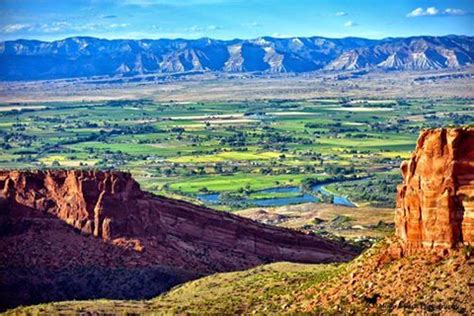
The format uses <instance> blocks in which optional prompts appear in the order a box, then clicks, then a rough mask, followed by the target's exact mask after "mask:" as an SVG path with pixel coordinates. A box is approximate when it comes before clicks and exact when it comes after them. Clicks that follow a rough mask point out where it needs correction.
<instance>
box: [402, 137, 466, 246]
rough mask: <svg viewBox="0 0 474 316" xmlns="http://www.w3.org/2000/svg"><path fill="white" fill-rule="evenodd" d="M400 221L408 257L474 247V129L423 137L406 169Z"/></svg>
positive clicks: (407, 162) (403, 170) (405, 166)
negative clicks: (414, 253) (415, 253)
mask: <svg viewBox="0 0 474 316" xmlns="http://www.w3.org/2000/svg"><path fill="white" fill-rule="evenodd" d="M401 171H402V176H403V184H401V185H399V186H398V196H397V211H396V216H395V223H396V231H397V235H398V236H399V237H400V239H401V240H402V244H403V251H404V253H406V254H410V253H413V252H416V251H418V250H420V249H430V250H434V251H441V252H443V251H446V250H449V249H452V248H454V247H456V246H459V245H462V244H465V245H473V244H474V128H442V129H431V130H425V131H423V132H422V133H421V134H420V137H419V139H418V142H417V145H416V149H415V151H414V152H413V154H412V157H411V159H410V160H409V161H405V162H403V163H402V165H401Z"/></svg>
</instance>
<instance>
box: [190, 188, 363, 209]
mask: <svg viewBox="0 0 474 316" xmlns="http://www.w3.org/2000/svg"><path fill="white" fill-rule="evenodd" d="M333 183H337V182H331V183H324V184H317V185H314V186H312V187H311V191H312V192H313V193H321V194H323V195H333V196H334V200H333V203H334V204H336V205H343V206H347V207H356V205H355V204H354V203H352V202H351V201H350V200H349V199H348V198H347V197H345V196H341V195H337V194H332V193H331V192H329V191H328V190H326V188H325V187H324V185H327V184H333ZM258 192H259V193H295V194H298V195H297V196H291V197H275V198H268V199H245V200H242V202H249V203H251V204H254V205H256V206H267V207H271V206H284V205H290V204H301V203H308V202H319V199H318V198H316V197H315V196H313V195H312V194H310V193H304V194H303V193H302V192H301V189H300V187H298V186H290V187H279V188H270V189H265V190H260V191H258ZM197 197H198V199H200V200H201V201H203V202H205V203H208V204H219V203H220V194H219V193H210V194H199V195H197Z"/></svg>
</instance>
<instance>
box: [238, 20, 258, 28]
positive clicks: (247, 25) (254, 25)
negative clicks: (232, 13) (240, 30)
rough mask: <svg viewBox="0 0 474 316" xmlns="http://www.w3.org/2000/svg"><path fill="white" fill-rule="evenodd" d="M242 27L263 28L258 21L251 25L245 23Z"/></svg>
mask: <svg viewBox="0 0 474 316" xmlns="http://www.w3.org/2000/svg"><path fill="white" fill-rule="evenodd" d="M242 26H246V27H262V26H263V24H261V23H259V22H256V21H253V22H250V23H243V24H242Z"/></svg>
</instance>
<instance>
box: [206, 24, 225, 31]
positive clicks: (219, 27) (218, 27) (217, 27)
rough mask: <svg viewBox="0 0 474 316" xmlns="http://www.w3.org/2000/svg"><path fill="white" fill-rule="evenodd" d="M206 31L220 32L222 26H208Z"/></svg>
mask: <svg viewBox="0 0 474 316" xmlns="http://www.w3.org/2000/svg"><path fill="white" fill-rule="evenodd" d="M207 30H208V31H217V30H222V26H219V25H209V26H208V27H207Z"/></svg>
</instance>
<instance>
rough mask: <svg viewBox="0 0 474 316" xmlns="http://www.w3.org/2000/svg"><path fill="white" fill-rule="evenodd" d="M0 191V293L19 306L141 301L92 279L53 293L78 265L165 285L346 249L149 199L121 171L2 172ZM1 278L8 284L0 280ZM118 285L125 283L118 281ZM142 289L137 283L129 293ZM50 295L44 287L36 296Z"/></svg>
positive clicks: (77, 278) (330, 257)
mask: <svg viewBox="0 0 474 316" xmlns="http://www.w3.org/2000/svg"><path fill="white" fill-rule="evenodd" d="M0 190H2V193H0V209H1V211H0V226H1V227H0V232H2V233H1V234H0V274H1V275H0V297H1V296H3V297H7V296H5V295H8V297H10V301H11V300H16V302H17V303H21V304H25V303H35V302H41V301H47V300H58V299H73V298H77V299H85V298H90V297H97V296H103V297H112V298H140V295H138V297H137V296H136V295H135V296H127V295H126V294H127V293H125V294H124V295H122V294H123V293H122V292H121V294H120V295H113V294H112V295H109V292H100V294H98V293H97V290H95V291H96V292H94V290H91V288H92V287H97V286H93V285H91V284H93V283H94V282H95V281H91V282H92V283H91V282H87V284H85V285H83V286H82V288H84V290H83V291H82V292H81V293H82V294H81V295H75V293H71V294H70V295H66V294H64V289H63V288H61V289H60V290H57V286H63V285H62V284H63V283H61V282H64V280H63V279H64V278H62V279H61V280H56V277H55V276H54V275H62V274H64V273H69V272H70V271H82V270H83V269H86V270H87V271H88V272H87V273H88V274H91V273H92V274H93V277H92V276H91V277H90V278H91V280H92V279H93V280H97V278H100V275H102V274H99V276H98V275H97V272H96V271H97V269H99V270H100V271H104V269H106V271H108V272H107V273H109V274H112V275H116V273H119V272H117V271H122V270H123V269H127V271H132V272H133V274H134V276H135V275H138V276H139V277H140V278H145V279H144V280H143V281H140V282H144V284H143V285H142V287H143V286H147V287H149V286H150V284H153V286H155V285H154V284H159V283H160V282H161V280H162V279H163V278H164V279H165V281H166V282H165V287H169V286H172V285H174V284H176V283H179V282H182V281H183V280H188V279H190V278H195V277H198V276H202V275H206V274H209V273H214V272H218V271H232V270H240V269H245V268H249V267H252V266H255V265H258V264H262V263H267V262H271V261H296V262H329V261H345V260H349V259H351V258H352V257H353V255H354V253H353V252H352V251H350V250H347V249H345V248H342V247H341V246H340V245H339V244H337V243H334V242H331V241H328V240H325V239H323V238H321V237H318V236H315V235H307V234H303V233H300V232H296V231H291V230H287V229H283V228H277V227H273V226H268V225H264V224H259V223H257V222H254V221H252V220H249V219H244V218H241V217H239V216H235V215H232V214H229V213H226V212H218V211H214V210H210V209H207V208H205V207H201V206H196V205H193V204H190V203H186V202H183V201H178V200H172V199H168V198H164V197H159V196H154V195H152V194H149V193H146V192H143V191H141V190H140V188H139V185H138V184H137V183H136V182H135V181H134V180H133V179H132V177H131V175H130V174H128V173H122V172H105V171H104V172H102V171H34V172H26V171H25V172H22V171H0ZM91 267H93V268H94V270H93V271H92V272H91V271H89V270H90V269H91ZM150 267H157V269H158V270H159V273H158V272H156V273H154V275H155V276H153V277H152V275H151V274H150V273H149V272H147V273H148V274H150V276H149V277H148V279H152V280H153V282H148V281H149V280H148V279H147V276H148V274H144V273H139V272H136V270H137V269H145V268H146V269H148V268H150ZM32 269H36V270H32ZM38 269H40V271H37V270H38ZM41 269H42V270H41ZM110 269H112V270H113V271H112V272H111V270H110ZM121 269H122V270H121ZM12 271H13V272H12ZM15 271H16V272H15ZM25 271H27V272H25ZM32 271H36V272H32ZM45 271H46V272H45ZM51 271H61V272H54V273H52V272H51ZM25 273H28V277H25V276H24V274H25ZM101 273H102V272H101ZM120 273H122V272H120ZM19 275H22V276H21V277H19ZM52 275H53V276H52ZM67 275H68V277H67V278H68V279H71V280H70V281H71V282H73V283H74V282H82V280H83V279H85V277H84V276H83V275H73V276H69V274H67ZM120 275H122V274H120ZM127 275H128V274H127ZM143 275H145V277H144V276H143ZM163 275H164V276H163ZM127 277H128V276H127ZM153 278H155V279H153ZM170 278H171V280H170ZM32 279H33V280H34V281H31V280H32ZM51 279H54V280H53V281H51ZM103 279H104V280H111V277H110V275H108V276H107V277H104V278H103ZM115 279H116V277H113V280H115ZM5 280H9V281H8V282H6V283H7V284H2V282H5ZM89 281H90V280H89ZM45 282H46V283H45ZM48 282H53V283H54V286H53V285H51V284H49V283H48ZM104 282H106V281H104ZM104 282H102V283H101V284H103V283H104ZM107 282H110V281H107ZM123 282H125V283H127V284H130V280H128V279H127V278H125V277H124V280H123ZM140 282H136V283H140ZM19 283H21V284H23V286H22V287H21V289H17V288H16V287H15V286H16V285H15V284H19ZM30 283H31V284H30ZM145 283H146V284H145ZM58 284H59V285H58ZM12 287H14V288H12ZM113 287H114V288H117V289H118V288H121V285H120V284H118V285H117V284H115V285H114V286H113ZM33 288H34V289H36V290H35V293H33V294H32V293H30V292H28V293H29V294H28V295H29V296H28V295H26V294H24V295H23V294H22V295H23V296H24V297H23V298H21V297H22V295H19V294H18V295H16V296H15V297H12V295H14V294H15V291H19V293H23V292H24V291H29V290H30V289H33ZM137 289H138V290H137ZM141 290H142V289H141V288H140V284H138V285H136V288H135V289H134V290H133V291H135V292H138V293H142V292H140V291H141ZM162 290H163V288H162V287H159V288H158V289H156V291H162ZM48 291H52V293H50V295H46V296H40V297H37V296H35V295H40V294H42V293H43V292H48ZM110 291H112V292H111V293H115V292H113V290H110ZM156 291H155V292H153V291H151V290H150V291H147V292H144V293H146V295H144V296H145V297H146V296H149V295H156V294H158V293H157V292H156ZM12 293H13V294H12ZM58 293H59V294H58ZM58 295H59V296H58ZM18 297H20V298H18ZM25 297H26V298H25ZM32 297H34V298H32ZM142 298H143V297H142ZM0 301H1V299H0ZM0 303H1V302H0ZM0 305H1V304H0Z"/></svg>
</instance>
